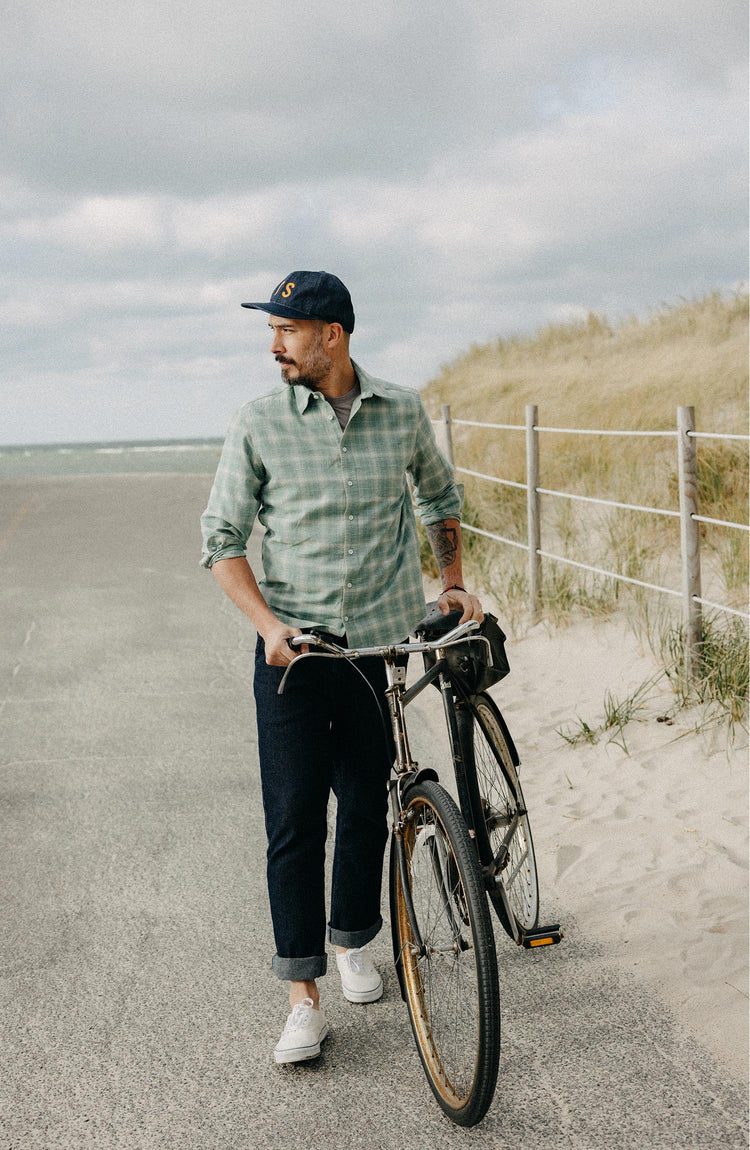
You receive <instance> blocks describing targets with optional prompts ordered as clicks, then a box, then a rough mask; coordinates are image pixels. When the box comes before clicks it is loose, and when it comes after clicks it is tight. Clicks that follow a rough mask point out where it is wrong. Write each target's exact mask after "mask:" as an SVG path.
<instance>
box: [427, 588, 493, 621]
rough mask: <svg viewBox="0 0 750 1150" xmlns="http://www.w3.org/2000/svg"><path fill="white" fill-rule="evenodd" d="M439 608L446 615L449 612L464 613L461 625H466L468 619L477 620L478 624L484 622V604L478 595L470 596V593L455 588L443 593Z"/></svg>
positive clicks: (439, 600)
mask: <svg viewBox="0 0 750 1150" xmlns="http://www.w3.org/2000/svg"><path fill="white" fill-rule="evenodd" d="M438 607H439V608H440V610H441V611H442V613H443V614H444V615H447V614H448V613H449V611H463V615H462V616H461V618H460V619H459V623H466V622H467V620H468V619H476V621H477V622H478V623H481V622H482V621H483V620H484V611H483V610H482V604H481V603H480V602H479V600H478V599H477V597H476V595H470V594H469V592H468V591H459V590H457V588H455V587H451V589H450V590H449V591H443V592H442V594H441V595H440V598H439V599H438Z"/></svg>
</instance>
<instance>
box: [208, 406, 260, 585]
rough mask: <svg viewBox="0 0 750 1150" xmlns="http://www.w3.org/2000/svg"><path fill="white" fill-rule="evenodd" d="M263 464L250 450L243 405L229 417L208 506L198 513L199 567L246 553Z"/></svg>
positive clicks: (256, 509) (250, 442)
mask: <svg viewBox="0 0 750 1150" xmlns="http://www.w3.org/2000/svg"><path fill="white" fill-rule="evenodd" d="M262 487H263V465H262V462H261V461H260V459H259V458H258V457H257V455H256V453H255V452H254V450H253V443H252V437H251V435H250V431H249V428H248V419H247V415H246V412H245V409H244V408H240V410H239V411H238V412H237V414H236V415H235V416H234V418H233V419H232V422H231V423H230V425H229V429H228V431H227V437H226V439H225V441H224V447H223V449H222V452H221V459H220V460H219V466H218V468H217V470H216V477H215V479H214V483H213V487H212V488H211V494H210V496H209V500H208V506H207V507H206V510H205V511H204V512H203V515H202V516H201V532H202V535H203V552H202V557H201V567H212V566H213V564H214V563H216V561H217V560H219V559H233V558H237V557H242V556H244V555H245V552H246V548H247V541H248V539H249V537H250V532H251V531H252V529H253V524H254V523H255V519H256V516H257V514H258V510H259V508H260V503H261V496H260V493H261V489H262Z"/></svg>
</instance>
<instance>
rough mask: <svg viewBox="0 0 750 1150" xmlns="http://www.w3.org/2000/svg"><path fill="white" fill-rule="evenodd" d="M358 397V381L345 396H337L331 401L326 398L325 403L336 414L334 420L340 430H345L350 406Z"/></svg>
mask: <svg viewBox="0 0 750 1150" xmlns="http://www.w3.org/2000/svg"><path fill="white" fill-rule="evenodd" d="M358 395H359V380H357V382H356V383H355V384H354V387H353V388H352V389H351V391H347V393H346V395H337V396H335V397H334V398H333V399H331V398H329V397H328V396H326V397H325V398H326V402H327V403H330V405H331V407H332V408H333V410H334V411H335V413H336V418H337V419H338V421H339V424H340V426H341V430H342V431H345V430H346V425H347V423H348V422H349V416H350V415H351V413H352V404H353V403H354V400H355V399H356V398H357V396H358Z"/></svg>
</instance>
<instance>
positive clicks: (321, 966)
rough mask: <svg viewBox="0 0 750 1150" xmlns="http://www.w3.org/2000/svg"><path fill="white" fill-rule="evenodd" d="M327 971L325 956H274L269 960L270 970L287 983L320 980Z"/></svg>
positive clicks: (326, 958)
mask: <svg viewBox="0 0 750 1150" xmlns="http://www.w3.org/2000/svg"><path fill="white" fill-rule="evenodd" d="M342 945H343V944H342ZM327 969H328V955H327V954H313V955H312V956H311V957H310V958H282V957H281V955H279V954H275V955H274V956H273V958H272V959H271V970H272V971H273V972H274V974H275V975H276V977H277V978H281V979H283V980H284V981H287V982H311V981H312V980H313V979H314V978H321V977H322V976H323V975H324V974H325V972H326V970H327Z"/></svg>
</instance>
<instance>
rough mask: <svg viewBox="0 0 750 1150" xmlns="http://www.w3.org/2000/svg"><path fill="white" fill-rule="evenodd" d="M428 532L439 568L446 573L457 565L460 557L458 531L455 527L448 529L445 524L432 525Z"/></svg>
mask: <svg viewBox="0 0 750 1150" xmlns="http://www.w3.org/2000/svg"><path fill="white" fill-rule="evenodd" d="M426 531H427V538H428V539H429V541H430V547H432V550H433V552H434V553H435V558H436V559H437V561H438V566H439V568H440V570H441V571H444V570H445V568H446V567H450V566H451V565H452V564H453V563H455V561H456V558H457V556H458V540H459V536H458V531H457V530H456V528H455V527H446V525H445V523H431V524H430V526H429V527H427V528H426Z"/></svg>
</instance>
